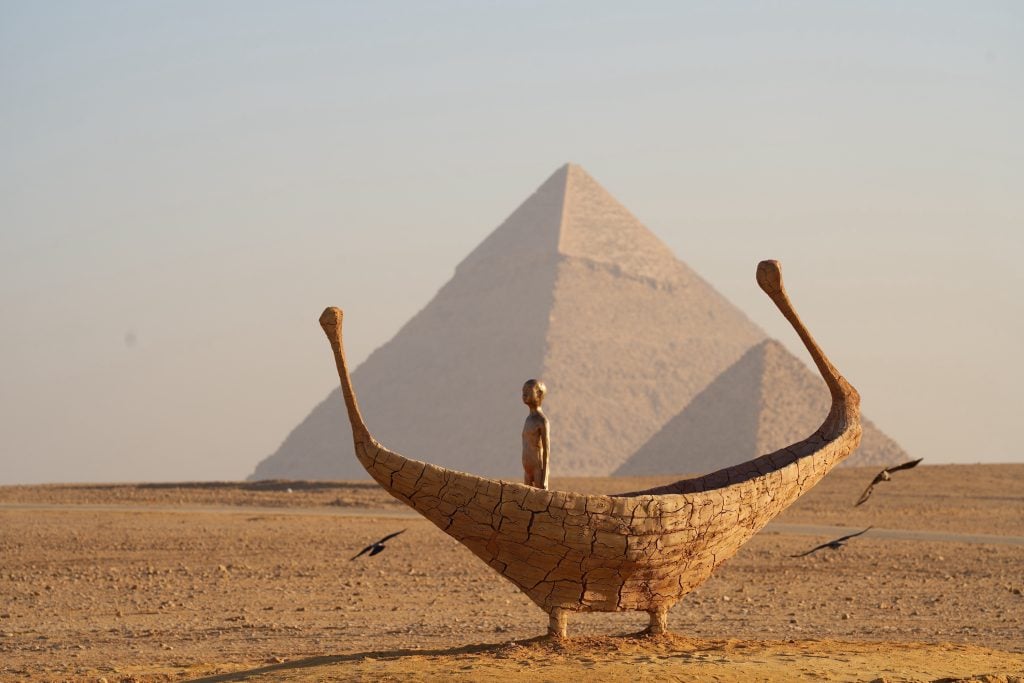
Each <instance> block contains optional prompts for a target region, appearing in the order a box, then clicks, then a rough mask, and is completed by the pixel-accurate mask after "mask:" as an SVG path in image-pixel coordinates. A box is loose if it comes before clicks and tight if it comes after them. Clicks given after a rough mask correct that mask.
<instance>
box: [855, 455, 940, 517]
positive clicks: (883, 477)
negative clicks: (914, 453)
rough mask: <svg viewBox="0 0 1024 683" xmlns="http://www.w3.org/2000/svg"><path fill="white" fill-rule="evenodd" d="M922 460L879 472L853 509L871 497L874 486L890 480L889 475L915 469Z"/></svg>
mask: <svg viewBox="0 0 1024 683" xmlns="http://www.w3.org/2000/svg"><path fill="white" fill-rule="evenodd" d="M922 460H924V458H918V459H917V460H911V461H910V462H905V463H903V464H902V465H894V466H893V467H887V468H886V469H884V470H882V471H881V472H879V473H878V474H877V475H875V478H874V479H873V480H872V481H871V483H870V484H869V485H868V487H867V488H866V489H864V493H862V494H860V498H858V499H857V502H856V503H854V504H853V507H857V506H858V505H860V504H862V503H863V502H864V501H866V500H867V499H868V498H870V497H871V492H872V491H874V490H875V484H877V483H878V482H881V481H889V480H890V479H892V477H891V476H889V475H891V474H892V473H893V472H898V471H899V470H909V469H910V468H911V467H916V466H917V463H919V462H921V461H922Z"/></svg>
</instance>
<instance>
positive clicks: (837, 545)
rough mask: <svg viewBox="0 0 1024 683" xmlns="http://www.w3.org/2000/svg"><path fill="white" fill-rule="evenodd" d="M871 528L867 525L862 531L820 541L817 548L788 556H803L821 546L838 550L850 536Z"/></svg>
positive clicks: (814, 551)
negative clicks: (823, 541)
mask: <svg viewBox="0 0 1024 683" xmlns="http://www.w3.org/2000/svg"><path fill="white" fill-rule="evenodd" d="M872 528H873V527H868V528H867V529H865V530H864V531H858V532H857V533H855V534H847V535H846V536H841V537H839V538H837V539H836V540H834V541H829V542H828V543H822V544H821V545H819V546H818V547H817V548H811V549H810V550H808V551H807V552H806V553H800V554H799V555H790V557H803V556H804V555H810V554H811V553H816V552H818V551H819V550H821V549H822V548H831V549H832V550H839V549H840V548H842V547H843V546H844V545H846V542H847V541H849V540H850V539H851V538H853V537H854V536H860V535H861V534H863V533H867V531H868V529H872Z"/></svg>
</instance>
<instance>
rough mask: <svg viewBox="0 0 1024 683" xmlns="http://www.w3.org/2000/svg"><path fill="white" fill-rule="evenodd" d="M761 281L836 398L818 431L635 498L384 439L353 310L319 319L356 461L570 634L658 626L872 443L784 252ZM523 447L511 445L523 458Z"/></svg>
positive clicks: (558, 631) (552, 628)
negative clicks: (357, 345)
mask: <svg viewBox="0 0 1024 683" xmlns="http://www.w3.org/2000/svg"><path fill="white" fill-rule="evenodd" d="M757 282H758V284H759V285H760V286H761V289H763V290H764V291H765V293H766V294H768V296H769V297H770V298H771V299H772V301H773V302H775V305H776V306H778V308H779V310H780V311H781V312H782V314H783V315H784V316H785V317H786V319H787V320H789V322H790V323H791V324H792V325H793V328H794V329H795V330H796V332H797V334H798V335H800V338H801V340H803V343H804V345H805V346H806V347H807V350H808V352H810V354H811V357H812V358H813V359H814V363H815V364H816V365H817V367H818V370H819V371H820V372H821V375H822V377H823V378H824V379H825V383H826V384H827V385H828V389H829V391H830V393H831V395H832V406H831V409H830V410H829V413H828V416H827V417H826V418H825V421H824V423H823V424H822V425H821V427H819V428H818V430H817V431H816V432H814V433H813V434H811V435H810V436H809V437H807V438H806V439H804V440H803V441H800V442H798V443H795V444H792V445H791V446H787V447H786V448H783V449H781V450H778V451H775V452H774V453H769V454H767V455H762V456H761V457H759V458H755V459H754V460H750V461H749V462H745V463H743V464H740V465H736V466H734V467H728V468H725V469H722V470H719V471H717V472H713V473H711V474H708V475H707V476H703V477H699V478H694V479H684V480H682V481H678V482H676V483H674V484H670V485H668V486H663V487H659V488H654V489H650V490H647V491H637V492H633V493H627V494H622V495H613V496H604V495H593V496H587V495H582V494H578V493H572V492H570V491H546V490H543V489H538V488H532V487H529V486H526V485H524V484H519V483H513V482H508V481H499V480H495V479H487V478H484V477H478V476H475V475H472V474H467V473H465V472H458V471H455V470H450V469H446V468H444V467H438V466H437V465H432V464H430V463H425V462H420V461H417V460H412V459H410V458H406V457H405V456H402V455H399V454H398V453H395V452H393V451H390V450H388V449H387V448H385V447H384V446H382V445H381V444H380V443H378V442H377V441H376V439H374V438H373V436H372V435H371V434H370V431H369V429H367V427H366V424H365V423H364V422H363V418H362V415H360V413H359V407H358V405H357V403H356V397H355V393H354V392H353V389H352V382H351V380H350V378H349V373H348V369H347V367H346V364H345V353H344V348H343V344H342V336H341V325H342V312H341V311H340V310H339V309H337V308H328V309H327V310H326V311H324V313H323V315H322V316H321V317H320V324H321V325H322V326H323V329H324V332H326V334H327V337H328V339H329V340H330V342H331V347H332V348H333V350H334V356H335V361H336V363H337V366H338V375H339V377H340V379H341V389H342V393H343V394H344V397H345V405H346V407H347V409H348V416H349V421H350V422H351V424H352V436H353V439H354V441H355V452H356V457H357V458H359V461H360V462H361V463H362V464H363V466H364V467H365V468H366V471H367V472H369V473H370V475H371V476H372V477H373V478H374V479H375V480H376V481H377V482H378V483H379V484H380V485H381V486H383V487H384V488H385V489H387V491H388V493H390V494H391V495H392V496H394V497H395V498H398V499H399V500H401V501H402V502H404V503H405V504H407V505H409V507H411V508H413V509H414V510H416V511H417V512H419V513H420V514H421V515H423V516H424V517H426V518H427V519H429V520H430V521H431V522H433V523H434V524H436V525H437V526H438V527H439V528H440V529H442V530H443V531H444V532H445V533H447V534H448V535H449V536H451V537H453V538H454V539H455V540H457V541H458V542H459V543H462V544H463V545H464V546H466V547H467V548H469V549H470V550H471V551H472V552H473V553H474V554H475V555H476V556H477V557H479V558H480V559H482V560H483V561H484V562H486V563H487V564H488V565H489V566H490V567H491V568H493V569H494V570H495V571H497V572H498V573H499V574H501V575H502V576H504V577H505V578H506V579H508V580H509V581H511V582H512V583H514V584H515V585H516V586H517V587H518V588H519V589H520V590H522V591H523V592H524V593H526V595H528V596H529V597H530V599H531V600H533V601H534V602H535V603H536V604H537V605H539V606H540V607H541V609H543V610H544V611H546V612H547V613H548V615H549V625H548V631H549V633H550V634H551V635H553V636H556V637H564V636H565V632H566V620H567V615H568V613H569V612H616V611H622V610H640V611H645V612H648V613H649V615H650V627H649V628H648V631H649V632H652V633H662V632H665V630H666V629H667V619H668V610H669V608H670V607H672V605H674V604H675V603H676V602H677V601H678V600H679V599H680V598H682V597H683V596H684V595H686V594H687V593H689V592H690V591H691V590H693V589H694V588H696V587H697V586H699V585H700V584H701V583H703V582H704V581H705V580H706V579H707V578H708V577H709V576H710V575H711V572H712V571H714V570H715V568H716V567H717V566H718V565H720V564H721V563H722V562H724V561H725V560H727V559H728V558H730V557H732V556H733V555H734V554H735V553H736V551H737V550H739V548H740V546H741V545H743V543H745V542H746V541H747V540H749V539H750V538H751V537H752V536H753V535H754V534H756V533H757V532H758V531H759V530H760V529H761V528H762V527H764V526H765V525H766V524H767V523H768V522H769V521H771V519H772V518H774V517H775V516H776V515H778V514H779V513H780V512H782V511H783V510H784V509H786V508H787V507H788V506H789V505H790V504H792V503H793V502H794V501H795V500H796V499H797V498H799V497H800V496H801V495H803V494H804V493H806V492H807V491H808V490H809V489H810V488H811V487H812V486H814V484H816V483H817V482H818V481H819V480H820V479H821V478H822V477H824V476H825V475H826V474H827V473H828V472H829V470H831V469H832V468H833V467H835V466H836V465H837V464H839V463H840V462H841V461H842V460H843V459H844V458H846V457H847V456H848V455H849V454H850V453H851V452H853V450H854V449H855V448H856V447H857V445H858V444H859V443H860V436H861V425H860V396H859V395H858V393H857V391H856V389H854V388H853V387H852V386H851V385H850V383H849V382H847V381H846V380H845V379H844V378H843V376H842V375H840V374H839V372H838V371H837V370H836V368H835V367H834V366H833V365H832V363H831V362H830V361H829V360H828V358H827V357H826V356H825V354H824V353H823V352H822V350H821V348H820V347H819V346H818V345H817V343H816V342H815V341H814V339H813V338H812V337H811V335H810V333H809V332H808V331H807V328H806V327H804V325H803V323H802V322H801V320H800V318H799V317H798V316H797V314H796V312H795V311H794V310H793V307H792V304H791V303H790V301H789V297H788V296H787V295H786V292H785V290H784V289H783V285H782V271H781V267H780V265H779V263H778V262H777V261H762V262H761V263H759V264H758V266H757ZM516 455H517V454H515V453H512V452H511V451H510V455H509V457H510V458H514V457H515V456H516Z"/></svg>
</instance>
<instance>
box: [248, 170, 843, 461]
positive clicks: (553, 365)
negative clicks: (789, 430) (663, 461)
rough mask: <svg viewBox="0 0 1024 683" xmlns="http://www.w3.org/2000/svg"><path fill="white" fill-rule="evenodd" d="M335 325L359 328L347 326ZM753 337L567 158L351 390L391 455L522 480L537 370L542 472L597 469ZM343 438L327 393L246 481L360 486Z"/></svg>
mask: <svg viewBox="0 0 1024 683" xmlns="http://www.w3.org/2000/svg"><path fill="white" fill-rule="evenodd" d="M326 303H338V304H339V305H341V306H342V307H344V306H345V302H344V301H339V302H326ZM346 324H347V330H348V332H349V334H359V329H360V327H359V326H360V323H359V321H358V320H355V319H350V320H347V321H346ZM764 339H765V334H764V332H763V331H762V330H760V329H759V328H758V327H757V326H756V325H754V324H753V323H752V322H751V321H750V320H749V319H747V317H746V316H745V315H744V314H743V313H742V312H740V311H739V309H737V308H736V307H735V306H733V305H732V304H731V303H729V302H728V301H727V300H726V299H725V298H723V297H722V296H721V295H720V294H719V293H718V292H716V291H715V290H714V289H713V288H712V287H711V286H710V285H708V284H707V283H706V282H704V280H702V279H701V278H700V277H699V276H697V275H696V273H694V272H693V271H692V270H691V269H690V268H689V267H688V266H686V265H685V264H684V263H682V262H680V261H679V260H678V259H676V258H675V257H674V256H673V254H672V252H671V251H670V250H669V249H668V247H666V246H665V245H664V244H663V243H662V242H661V241H660V240H659V239H658V238H657V237H655V236H654V235H653V234H652V233H651V232H650V231H649V230H647V228H645V227H644V226H643V225H642V224H641V223H640V222H639V221H638V220H637V219H636V218H635V217H634V216H633V215H632V214H631V213H630V212H629V211H627V210H626V209H625V208H624V207H623V206H621V205H620V204H619V203H618V202H617V201H615V199H614V198H613V197H612V196H611V195H609V194H608V193H607V192H606V191H605V190H604V189H603V188H602V187H601V186H600V185H598V184H597V182H596V181H594V179H593V178H591V177H590V176H589V175H588V174H587V173H586V172H585V171H584V170H583V169H582V168H580V167H578V166H575V165H572V164H567V165H565V166H563V167H562V168H560V169H558V170H557V171H555V173H554V174H553V175H552V176H551V177H550V178H548V180H547V181H545V182H544V184H543V185H541V187H540V188H539V189H538V190H537V191H536V192H535V193H534V194H533V195H532V196H531V197H529V198H528V199H527V200H526V201H525V202H524V203H523V204H522V205H521V206H520V207H519V208H518V209H516V210H515V212H513V213H512V215H511V216H509V218H508V219H507V220H505V222H504V223H502V224H501V225H500V226H499V227H498V228H497V229H496V230H494V232H492V233H491V234H490V235H489V236H488V237H487V238H486V239H484V241H483V242H481V243H480V244H479V245H478V246H477V248H476V249H474V250H473V251H472V252H471V253H470V254H469V255H468V256H467V257H466V258H465V259H464V260H463V261H462V263H460V264H459V265H458V266H457V267H456V269H455V275H454V276H453V277H452V279H451V280H449V281H448V283H447V284H445V285H444V286H443V287H442V288H441V289H440V290H439V291H438V293H437V294H436V295H435V296H434V298H433V299H432V300H431V301H430V302H429V303H428V304H427V305H426V307H424V308H423V310H421V311H420V312H419V313H417V314H416V315H415V316H413V318H412V319H411V320H409V322H408V323H406V324H405V325H404V326H403V327H402V328H401V329H400V330H399V331H398V333H397V334H396V335H395V336H394V337H393V338H392V339H391V340H390V341H389V342H387V343H385V344H384V345H383V346H381V347H380V348H378V349H377V350H376V351H374V352H373V353H372V354H371V355H370V357H369V358H367V359H366V361H365V362H364V363H363V364H362V365H361V366H360V367H359V368H357V369H356V371H355V372H354V373H353V382H354V384H355V386H356V390H357V392H358V394H359V401H360V405H361V407H362V412H363V414H364V416H365V418H366V421H367V423H368V424H369V426H370V427H371V428H372V429H373V430H374V433H375V434H376V436H377V437H378V438H380V439H381V441H382V442H384V443H385V444H387V445H388V447H390V448H393V449H395V450H398V451H400V452H402V453H404V454H405V455H407V456H409V457H412V458H416V459H419V460H428V461H430V462H433V463H436V464H439V465H443V466H446V467H452V468H455V469H459V470H464V471H469V472H473V473H476V474H481V475H485V476H492V477H504V478H507V479H519V478H520V477H521V472H522V470H521V465H520V432H521V429H522V424H523V420H524V419H525V417H526V414H527V411H526V407H525V406H524V405H523V404H522V403H521V398H520V396H521V394H520V389H521V387H522V383H523V382H524V381H525V380H526V379H529V378H531V377H541V378H543V379H544V380H545V382H546V383H547V386H548V390H549V391H548V398H547V399H546V400H545V403H544V409H545V412H546V413H547V415H548V416H549V418H550V420H551V424H552V463H553V471H554V473H555V475H556V476H567V475H591V476H600V475H608V474H610V473H612V472H614V471H615V470H616V469H617V468H619V467H620V466H622V465H623V464H624V462H625V461H626V460H627V459H628V458H629V457H630V456H631V455H632V454H633V453H634V452H636V451H637V449H638V448H640V447H641V446H642V445H643V444H645V443H646V442H647V441H648V440H649V439H650V438H651V437H652V436H653V435H654V434H655V433H657V432H658V430H659V429H661V428H662V427H663V426H664V425H665V423H666V422H668V421H669V420H670V419H672V418H673V417H674V416H676V415H677V414H679V413H680V412H681V411H682V410H683V409H684V408H685V407H686V406H687V405H689V404H690V402H691V401H692V400H693V399H694V397H696V396H697V395H698V394H699V393H700V392H701V391H702V390H704V389H705V388H706V387H707V386H708V385H709V384H710V383H711V382H712V381H713V380H714V379H715V378H716V377H718V376H719V375H720V374H721V373H722V372H723V371H725V370H726V369H727V368H729V367H730V366H732V365H733V364H734V363H736V361H738V360H739V359H740V357H741V356H743V354H744V353H745V352H747V351H748V350H749V349H750V348H751V347H753V346H754V345H755V344H758V343H759V342H761V341H763V340H764ZM328 361H329V358H328V360H325V363H328ZM328 366H329V363H328ZM328 366H325V368H326V367H328ZM326 371H327V370H326V369H325V372H326ZM753 399H754V397H751V396H745V397H743V400H744V401H745V402H746V403H750V402H751V401H752V400H753ZM825 412H827V409H826V410H823V411H822V412H821V413H820V415H818V414H816V416H815V418H814V419H817V420H818V421H819V422H820V418H821V417H822V416H824V414H825ZM782 419H783V420H792V419H793V416H790V415H784V416H783V418H782ZM812 421H813V420H812ZM817 426H818V425H817V423H816V424H814V427H817ZM348 429H349V428H348V422H347V418H346V416H345V412H344V407H343V405H342V400H341V395H340V392H339V391H338V390H335V391H333V392H332V393H331V394H330V395H329V396H328V397H327V398H326V399H325V400H324V401H323V402H322V403H320V404H319V405H318V406H316V408H314V409H313V411H312V412H311V413H310V414H309V415H308V416H307V417H306V419H305V420H303V422H302V423H301V424H299V425H298V426H297V427H296V428H295V429H294V430H293V431H292V432H291V434H289V435H288V437H287V438H286V439H285V441H284V443H282V444H281V447H280V448H279V449H278V450H277V452H276V453H274V454H273V455H272V456H270V457H268V458H267V459H265V460H263V461H262V462H261V463H260V464H259V465H258V466H257V467H256V471H255V472H254V474H253V475H252V477H251V478H253V479H269V478H292V479H300V478H302V479H346V478H348V479H351V478H365V477H366V473H365V471H364V470H363V469H362V468H361V467H360V466H359V464H358V462H357V461H356V459H355V458H354V457H352V456H351V452H350V451H351V436H350V434H349V432H348ZM802 436H805V434H801V437H802ZM679 470H680V466H679V465H678V464H673V465H672V466H671V467H670V469H669V470H668V471H671V472H676V471H679Z"/></svg>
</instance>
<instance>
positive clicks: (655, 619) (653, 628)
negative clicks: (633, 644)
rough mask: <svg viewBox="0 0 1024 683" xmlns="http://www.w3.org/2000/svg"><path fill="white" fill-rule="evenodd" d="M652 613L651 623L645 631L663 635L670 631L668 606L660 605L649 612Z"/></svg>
mask: <svg viewBox="0 0 1024 683" xmlns="http://www.w3.org/2000/svg"><path fill="white" fill-rule="evenodd" d="M648 614H649V615H651V623H650V625H649V626H648V627H647V630H646V631H645V633H650V634H652V635H661V634H663V633H668V607H659V608H657V609H653V610H651V611H649V612H648Z"/></svg>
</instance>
